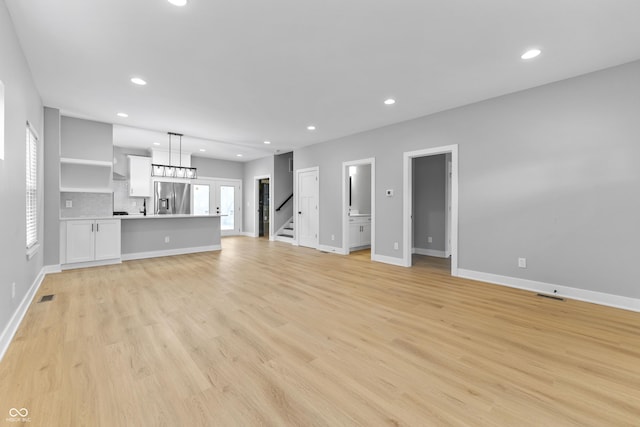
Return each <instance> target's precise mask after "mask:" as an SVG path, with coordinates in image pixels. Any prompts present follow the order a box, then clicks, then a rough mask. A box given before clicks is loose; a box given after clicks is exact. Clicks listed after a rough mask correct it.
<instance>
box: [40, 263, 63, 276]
mask: <svg viewBox="0 0 640 427" xmlns="http://www.w3.org/2000/svg"><path fill="white" fill-rule="evenodd" d="M42 270H43V271H44V274H45V275H47V274H51V273H60V272H61V271H62V268H61V267H60V264H56V265H45V266H44V267H42Z"/></svg>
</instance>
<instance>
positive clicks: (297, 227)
mask: <svg viewBox="0 0 640 427" xmlns="http://www.w3.org/2000/svg"><path fill="white" fill-rule="evenodd" d="M314 171H315V172H316V177H317V178H318V179H317V180H316V194H317V197H318V199H317V200H316V202H317V203H318V209H317V210H318V215H317V216H316V224H315V228H316V230H317V235H318V237H316V242H315V249H318V247H319V246H320V167H319V166H313V167H310V168H304V169H296V179H295V180H294V181H293V194H294V195H295V196H294V197H293V202H294V204H293V221H294V224H295V230H296V238H295V242H294V245H295V246H300V223H299V221H298V212H299V211H298V206H299V197H300V192H299V191H298V182H299V181H300V174H302V173H305V172H314Z"/></svg>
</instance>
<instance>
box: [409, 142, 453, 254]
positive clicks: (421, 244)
mask: <svg viewBox="0 0 640 427" xmlns="http://www.w3.org/2000/svg"><path fill="white" fill-rule="evenodd" d="M446 172H447V164H446V155H445V154H440V155H437V156H428V157H418V158H416V159H414V160H413V247H414V248H421V249H433V250H437V251H444V250H445V249H446V248H445V235H446V233H445V227H446V225H447V224H446V217H445V213H446V201H447V200H446ZM429 236H431V238H432V242H431V243H428V239H427V238H428V237H429Z"/></svg>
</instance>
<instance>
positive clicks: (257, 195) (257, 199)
mask: <svg viewBox="0 0 640 427" xmlns="http://www.w3.org/2000/svg"><path fill="white" fill-rule="evenodd" d="M261 179H268V180H269V240H273V239H272V236H273V221H272V219H273V217H274V213H273V203H271V201H272V200H273V179H272V178H271V175H270V174H269V175H256V176H254V177H253V194H254V199H253V237H260V236H259V235H258V233H259V232H260V231H259V230H260V227H259V226H258V225H259V224H258V222H259V218H258V205H259V204H260V185H259V183H258V181H259V180H261Z"/></svg>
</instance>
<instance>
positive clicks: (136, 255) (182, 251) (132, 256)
mask: <svg viewBox="0 0 640 427" xmlns="http://www.w3.org/2000/svg"><path fill="white" fill-rule="evenodd" d="M221 249H222V246H221V245H209V246H197V247H193V248H180V249H168V250H162V251H149V252H135V253H130V254H122V260H123V261H131V260H134V259H147V258H158V257H164V256H174V255H186V254H195V253H199V252H212V251H219V250H221Z"/></svg>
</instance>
